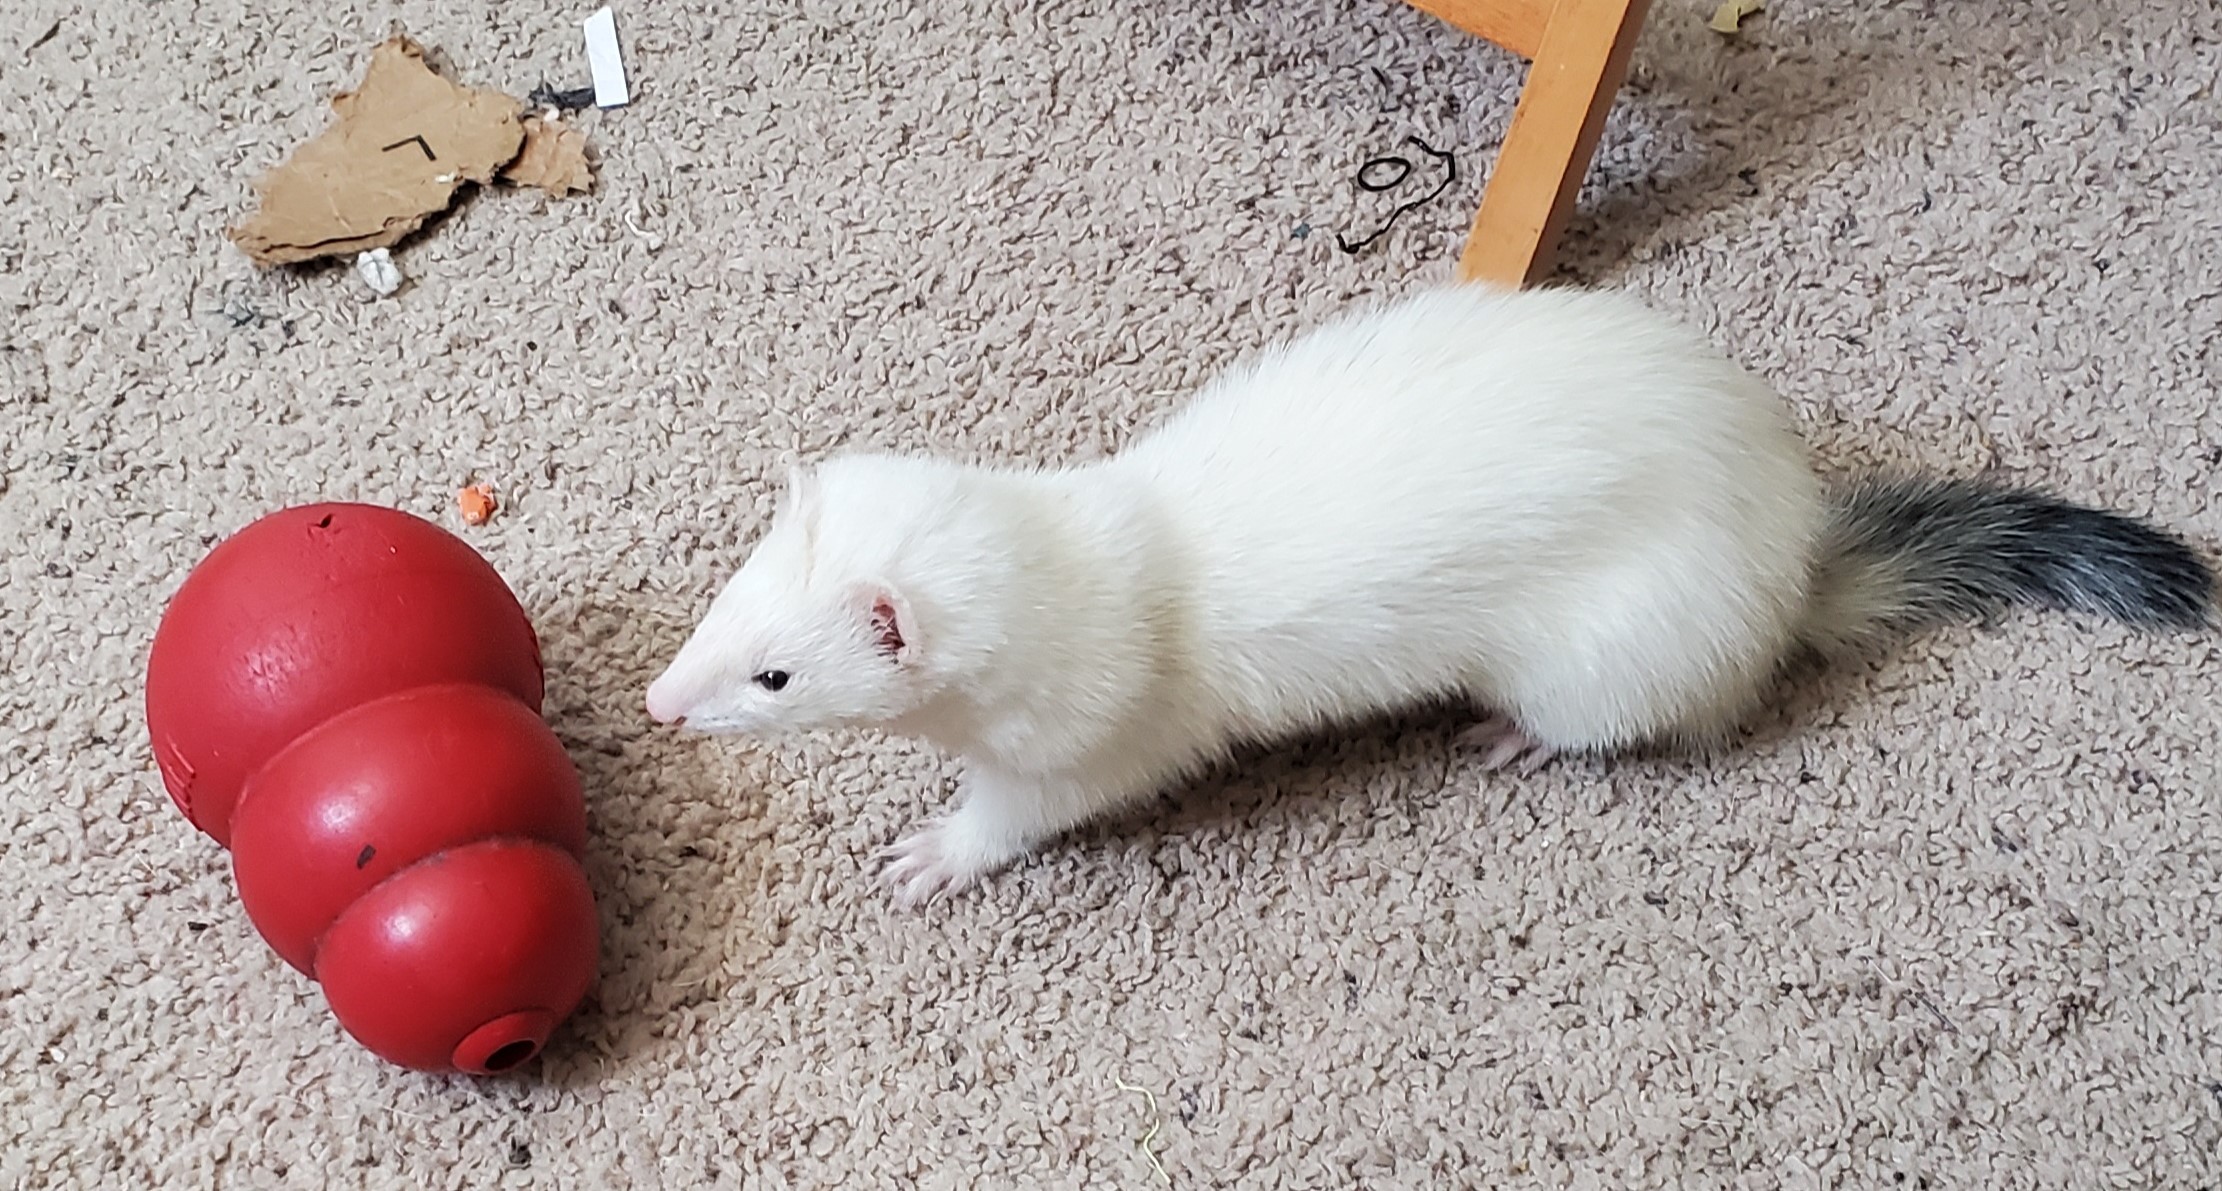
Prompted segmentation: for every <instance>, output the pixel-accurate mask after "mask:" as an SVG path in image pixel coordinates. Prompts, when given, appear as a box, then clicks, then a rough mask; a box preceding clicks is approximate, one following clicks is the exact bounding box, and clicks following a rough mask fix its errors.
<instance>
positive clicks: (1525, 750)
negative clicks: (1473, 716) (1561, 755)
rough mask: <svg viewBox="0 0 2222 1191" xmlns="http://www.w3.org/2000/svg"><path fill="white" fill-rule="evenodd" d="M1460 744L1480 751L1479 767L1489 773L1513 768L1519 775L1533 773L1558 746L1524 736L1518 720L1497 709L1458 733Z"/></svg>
mask: <svg viewBox="0 0 2222 1191" xmlns="http://www.w3.org/2000/svg"><path fill="white" fill-rule="evenodd" d="M1458 743H1459V745H1460V746H1461V747H1464V748H1470V749H1479V750H1481V751H1482V758H1481V767H1482V768H1483V769H1485V770H1487V771H1489V772H1491V773H1495V772H1497V771H1498V770H1501V769H1504V768H1506V767H1508V766H1510V767H1513V768H1514V769H1515V770H1516V771H1517V772H1518V773H1520V774H1521V775H1522V776H1525V775H1527V774H1531V773H1534V772H1535V771H1536V770H1538V769H1541V768H1543V767H1544V766H1545V765H1547V764H1549V763H1550V761H1551V759H1552V758H1554V757H1556V756H1558V752H1559V751H1558V749H1556V748H1554V747H1552V746H1551V745H1548V744H1545V743H1543V742H1542V741H1540V740H1537V739H1536V738H1534V737H1533V736H1530V735H1528V732H1527V729H1525V728H1522V727H1521V726H1520V722H1519V721H1518V720H1516V719H1514V718H1512V717H1511V716H1510V715H1507V714H1505V713H1504V712H1501V711H1493V712H1490V713H1489V714H1487V715H1486V716H1484V717H1482V719H1481V721H1480V722H1478V723H1476V724H1475V725H1474V726H1472V727H1470V728H1468V729H1466V730H1465V731H1464V732H1461V733H1459V734H1458Z"/></svg>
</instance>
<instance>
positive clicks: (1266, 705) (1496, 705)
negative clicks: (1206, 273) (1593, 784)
mask: <svg viewBox="0 0 2222 1191" xmlns="http://www.w3.org/2000/svg"><path fill="white" fill-rule="evenodd" d="M1824 518H1825V509H1824V504H1823V499H1822V494H1821V491H1820V487H1819V485H1818V483H1817V482H1816V480H1815V478H1814V476H1813V474H1812V472H1811V470H1810V467H1809V465H1808V463H1807V461H1806V457H1805V453H1804V450H1803V448H1802V447H1801V445H1800V444H1799V442H1798V441H1797V439H1796V437H1795V436H1794V435H1793V433H1792V431H1791V429H1790V428H1789V425H1788V423H1787V420H1786V418H1785V416H1784V411H1783V409H1782V407H1781V404H1780V403H1779V401H1778V400H1777V399H1776V397H1775V396H1774V394H1773V393H1772V392H1770V391H1769V389H1768V388H1767V387H1766V386H1765V385H1764V384H1762V383H1761V382H1760V381H1758V380H1757V379H1755V378H1754V377H1752V376H1750V375H1749V374H1748V373H1746V372H1744V371H1743V370H1741V369H1739V368H1738V367H1736V366H1735V365H1734V364H1732V363H1731V362H1729V361H1728V360H1727V359H1726V358H1724V357H1723V356H1722V355H1721V354H1720V353H1718V352H1716V351H1714V350H1713V349H1712V348H1710V347H1709V346H1708V345H1707V344H1706V343H1705V342H1704V340H1703V339H1702V338H1701V337H1700V336H1698V335H1695V334H1693V333H1691V332H1689V331H1686V330H1684V329H1682V328H1680V327H1678V326H1677V325H1675V324H1674V323H1672V322H1671V321H1669V320H1667V319H1666V318H1663V317H1661V316H1659V315H1657V314H1654V313H1652V312H1651V311H1649V310H1647V309H1645V308H1644V307H1642V306H1641V305H1639V304H1637V303H1636V302H1634V301H1632V300H1629V299H1626V298H1623V297H1618V296H1614V295H1609V294H1602V293H1585V292H1574V291H1557V290H1543V291H1528V292H1520V293H1507V292H1501V291H1497V290H1494V289H1488V288H1483V287H1478V286H1466V287H1459V288H1455V289H1442V290H1432V291H1428V292H1424V293H1421V294H1418V295H1416V296H1414V297H1411V298H1409V299H1406V300H1404V301H1401V302H1397V303H1394V304H1392V305H1389V306H1386V307H1383V308H1379V309H1375V310H1372V311H1370V312H1365V313H1360V314H1357V315H1354V316H1350V317H1346V318H1344V319H1342V320H1339V321H1337V322H1335V323H1333V324H1331V325H1328V326H1326V327H1324V328H1322V329H1320V330H1318V331H1315V332H1313V333H1312V334H1310V335H1307V336H1305V337H1303V338H1301V339H1299V340H1297V341H1295V342H1294V343H1292V344H1290V345H1287V346H1285V347H1282V348H1279V349H1277V350H1274V351H1272V352H1269V353H1266V354H1265V355H1264V356H1263V357H1262V358H1260V359H1258V360H1256V361H1254V362H1252V363H1250V364H1248V365H1246V366H1244V367H1241V368H1238V369H1236V370H1234V371H1232V372H1230V373H1229V374H1228V375H1226V376H1225V377H1223V378H1222V379H1220V380H1219V381H1218V382H1216V383H1215V384H1213V385H1212V386H1210V387H1209V388H1208V389H1207V390H1206V391H1205V392H1203V393H1202V394H1201V395H1199V396H1198V397H1197V398H1196V399H1195V400H1194V401H1192V402H1191V403H1190V404H1188V405H1187V407H1186V408H1184V409H1183V410H1181V411H1180V412H1179V413H1178V414H1176V415H1175V416H1173V417H1172V418H1171V419H1169V420H1168V421H1167V422H1166V423H1164V424H1163V425H1162V426H1160V427H1158V428H1157V429H1156V430H1154V431H1152V432H1150V433H1148V434H1146V435H1145V436H1143V437H1141V438H1140V439H1138V440H1137V441H1136V442H1135V443H1134V444H1133V445H1132V447H1131V448H1130V449H1128V450H1127V451H1125V452H1124V453H1123V454H1121V455H1119V456H1118V457H1116V458H1114V459H1111V460H1107V461H1103V462H1099V463H1094V464H1090V465H1086V466H1078V467H1071V468H1065V469H1060V470H1049V471H1032V470H1018V469H985V468H974V467H966V466H960V465H957V464H954V463H949V462H941V461H933V460H923V459H900V458H894V457H889V456H881V455H850V456H843V457H837V458H835V459H833V460H830V461H828V462H826V463H824V464H822V465H821V466H820V467H819V468H818V469H817V470H816V471H815V472H814V473H812V474H810V475H808V476H806V477H803V478H801V479H799V480H798V482H797V484H796V485H795V486H794V487H793V488H791V490H790V493H789V495H788V497H787V499H786V500H785V501H784V502H783V504H782V507H781V510H780V512H779V515H778V516H777V518H776V519H775V522H774V524H773V526H772V528H771V529H770V530H769V532H768V533H767V534H766V535H765V537H764V539H763V541H762V542H761V544H760V545H759V546H758V548H757V549H756V550H755V552H754V553H753V554H752V556H751V557H750V558H749V560H748V562H747V563H746V564H745V565H744V566H743V567H742V568H741V570H740V571H739V573H738V574H737V575H735V576H734V578H733V579H732V581H731V583H730V584H728V586H727V587H726V588H725V590H724V591H723V592H722V593H721V594H720V595H719V596H718V598H717V600H716V602H715V603H714V604H713V605H712V607H711V609H710V611H709V614H708V615H707V617H706V618H705V619H704V620H703V622H702V624H701V625H700V626H699V627H698V628H697V629H696V630H695V632H694V634H693V636H692V637H691V638H690V639H689V640H688V641H687V643H686V645H685V646H684V647H683V648H682V649H681V650H680V652H679V654H678V656H677V658H676V659H675V660H674V661H673V662H672V663H671V665H670V667H669V669H668V670H667V671H666V672H665V673H664V674H663V675H662V676H661V677H660V678H658V679H657V680H656V682H655V684H654V685H653V686H651V687H650V689H649V695H648V703H649V708H650V710H651V712H652V713H653V714H654V715H655V716H656V717H657V718H658V719H661V720H666V721H669V720H673V719H679V718H682V717H683V718H684V719H685V721H686V722H687V723H688V724H689V725H690V726H693V727H698V728H703V729H706V730H712V731H745V732H761V731H767V730H775V729H804V728H818V727H827V726H836V725H852V726H866V725H869V726H878V727H884V728H886V729H888V730H890V731H893V732H896V733H899V734H903V735H908V736H914V737H919V738H923V739H925V740H927V741H930V742H932V743H934V744H936V745H938V746H940V747H942V748H944V749H946V750H948V751H950V752H952V753H955V754H957V755H959V756H960V757H961V758H962V759H963V761H964V764H965V767H966V770H967V775H966V788H965V791H964V793H963V796H962V798H961V799H960V802H959V805H958V807H957V809H956V811H955V812H954V813H953V814H952V815H950V816H948V817H947V818H945V819H942V820H939V821H937V822H935V823H933V824H930V825H928V826H927V827H926V828H925V829H923V830H921V831H919V832H917V833H915V834H913V835H911V836H909V837H907V838H906V839H904V840H903V841H902V842H900V843H898V844H897V845H896V846H895V847H894V848H893V849H891V850H890V853H889V855H888V859H889V861H890V864H889V867H888V870H887V875H888V877H889V879H890V880H891V881H892V882H893V883H894V884H895V886H896V888H897V891H898V894H899V895H900V897H901V898H902V900H904V901H906V902H913V901H917V900H920V899H923V898H928V897H932V896H935V895H937V894H939V893H942V892H945V891H949V890H954V889H960V888H963V887H965V886H967V885H969V884H971V883H972V882H974V881H976V880H977V879H978V878H979V877H981V876H982V875H984V874H986V873H989V872H992V871H994V870H995V869H997V868H999V867H1001V866H1003V865H1005V864H1007V863H1009V862H1010V861H1012V860H1013V859H1015V858H1017V857H1020V856H1022V855H1025V854H1026V853H1027V852H1029V851H1030V850H1032V849H1033V848H1034V847H1036V846H1037V845H1038V844H1040V843H1041V842H1042V841H1043V840H1045V839H1046V838H1048V837H1049V836H1051V835H1053V834H1055V833H1057V832H1059V831H1061V830H1063V829H1065V828H1068V827H1072V826H1074V825H1076V824H1079V823H1081V822H1083V821H1085V820H1088V819H1091V818H1093V817H1096V816H1098V815H1100V814H1102V813H1104V812H1106V811H1108V810H1110V809H1112V808H1114V807H1117V806H1119V805H1121V804H1123V803H1127V802H1130V801H1132V800H1134V799H1136V798H1138V797H1140V796H1143V795H1146V794H1149V793H1151V792H1153V791H1155V790H1157V789H1159V788H1161V787H1163V786H1164V785H1166V784H1167V783H1169V782H1172V781H1174V780H1176V779H1178V778H1180V777H1181V776H1182V775H1184V774H1186V773H1189V772H1191V771H1193V770H1194V769H1196V768H1197V767H1199V766H1200V765H1202V764H1204V763H1206V762H1208V761H1210V760H1212V759H1214V758H1216V757H1219V756H1222V755H1223V754H1224V753H1225V752H1226V751H1227V749H1228V748H1229V747H1230V746H1231V745H1233V744H1236V743H1239V742H1242V741H1246V740H1255V739H1265V738H1274V737H1280V736H1285V735H1287V734H1290V733H1295V732H1301V731H1304V730H1307V729H1313V728H1317V727H1320V726H1322V725H1326V724H1329V723H1333V722H1336V721H1343V720H1349V719H1352V718H1355V717H1359V716H1364V715H1368V714H1372V713H1378V712H1381V711H1384V710H1388V709H1393V708H1396V707H1400V706H1405V705H1409V704H1412V703H1415V702H1418V701H1423V700H1429V699H1435V698H1444V697H1450V698H1463V699H1467V700H1471V701H1472V702H1473V703H1475V704H1477V705H1479V706H1481V707H1483V708H1486V709H1490V710H1492V711H1494V712H1497V713H1500V715H1501V716H1502V717H1506V718H1500V719H1499V720H1498V721H1496V722H1495V723H1494V724H1493V725H1492V726H1489V727H1488V728H1486V729H1485V734H1486V736H1487V738H1488V739H1489V740H1490V741H1491V742H1493V743H1495V744H1496V745H1497V746H1498V749H1497V752H1496V754H1495V756H1496V759H1499V760H1502V759H1507V758H1510V757H1513V756H1519V755H1531V756H1533V755H1548V753H1550V752H1554V751H1567V750H1602V749H1612V748H1616V747H1620V746H1624V745H1629V744H1633V743H1637V742H1640V741H1646V740H1654V739H1661V738H1677V737H1679V738H1704V737H1710V736H1713V735H1716V734H1718V733H1721V732H1723V731H1725V730H1726V729H1728V728H1730V727H1732V726H1733V724H1734V722H1735V721H1736V719H1737V718H1738V717H1739V716H1741V715H1743V714H1744V713H1745V712H1746V711H1747V710H1748V709H1749V708H1750V707H1751V705H1752V704H1753V702H1754V701H1755V700H1756V699H1757V698H1758V696H1759V694H1760V692H1761V691H1762V690H1763V689H1764V688H1765V684H1766V683H1767V682H1768V680H1769V679H1770V678H1771V677H1772V675H1773V674H1774V672H1775V669H1776V667H1777V665H1778V663H1779V660H1780V659H1781V657H1782V656H1783V654H1784V653H1785V651H1786V649H1787V648H1788V646H1789V643H1790V642H1791V640H1792V639H1793V636H1794V634H1795V631H1796V629H1797V624H1798V620H1799V617H1800V615H1801V611H1802V610H1803V608H1804V606H1805V604H1806V595H1805V585H1806V582H1807V575H1808V571H1809V568H1810V564H1811V561H1812V556H1813V554H1814V551H1815V549H1816V546H1817V539H1818V538H1819V536H1820V534H1821V531H1822V527H1823V523H1824ZM875 603H877V604H880V605H881V606H882V607H883V608H886V609H893V610H894V612H895V618H896V619H897V621H898V622H899V630H900V633H901V635H902V639H903V640H902V644H901V646H900V648H892V649H891V648H883V647H880V646H879V645H878V644H876V637H875V633H874V631H873V630H872V629H871V627H870V625H869V609H870V608H871V607H872V606H873V605H874V604H875ZM768 668H778V669H783V670H786V671H788V672H789V673H790V674H791V675H792V676H793V677H792V679H791V681H790V683H789V685H788V687H787V688H786V689H785V690H784V691H781V692H779V693H776V694H774V693H771V692H769V691H766V690H764V689H762V688H761V687H759V686H757V685H755V684H753V683H751V682H750V680H749V679H750V676H751V675H753V674H755V673H757V672H760V671H762V670H765V669H768Z"/></svg>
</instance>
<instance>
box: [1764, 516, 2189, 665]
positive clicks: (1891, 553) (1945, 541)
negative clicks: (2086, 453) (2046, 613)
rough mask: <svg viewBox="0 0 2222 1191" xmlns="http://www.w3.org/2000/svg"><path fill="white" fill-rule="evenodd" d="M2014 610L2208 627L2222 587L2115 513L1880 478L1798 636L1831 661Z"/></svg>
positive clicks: (2173, 543) (2176, 547) (2160, 535)
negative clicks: (1927, 631) (1939, 627)
mask: <svg viewBox="0 0 2222 1191" xmlns="http://www.w3.org/2000/svg"><path fill="white" fill-rule="evenodd" d="M2014 606H2033V607H2042V608H2057V609H2061V610H2065V611H2075V612H2087V613H2097V614H2099V615H2103V616H2110V617H2112V618H2114V619H2116V620H2119V621H2124V622H2126V623H2129V624H2133V625H2138V626H2142V627H2152V628H2163V627H2174V628H2198V627H2204V626H2208V625H2211V624H2212V623H2213V617H2214V610H2215V577H2214V572H2213V571H2212V570H2211V569H2209V568H2208V566H2207V564H2206V563H2205V562H2204V561H2202V560H2201V559H2200V558H2199V556H2198V555H2197V554H2194V553H2193V552H2192V550H2191V548H2190V547H2189V546H2187V545H2185V544H2184V543H2183V542H2182V541H2181V540H2179V539H2177V538H2175V537H2173V536H2171V535H2169V534H2167V533H2165V532H2162V531H2161V530H2158V529H2154V528H2152V527H2150V526H2147V525H2144V524H2141V523H2139V522H2137V521H2134V520H2131V519H2130V518H2128V517H2124V516H2121V515H2120V514H2117V513H2108V512H2102V511H2100V510H2098V509H2088V508H2083V507H2081V506H2079V505H2072V504H2068V503H2067V502H2065V501H2060V500H2055V499H2053V498H2052V497H2049V496H2044V495H2041V494H2039V493H2035V492H2027V491H2020V490H2016V489H2010V488H2000V487H1995V486H1993V485H1989V484H1985V483H1981V482H1977V481H1971V480H1870V481H1867V482H1865V483H1862V484H1860V485H1859V486H1857V487H1855V488H1853V489H1851V490H1850V491H1848V492H1845V493H1844V494H1842V495H1841V496H1840V497H1839V498H1838V499H1837V501H1836V505H1835V509H1834V514H1833V517H1832V520H1831V523H1830V526H1829V533H1828V538H1827V541H1826V542H1825V543H1824V545H1823V548H1822V551H1821V555H1820V558H1819V562H1818V570H1817V571H1816V573H1815V576H1814V583H1813V589H1812V600H1811V604H1810V606H1809V607H1808V609H1807V612H1806V618H1805V622H1804V624H1803V625H1802V626H1801V631H1800V637H1801V643H1802V644H1804V645H1805V646H1806V647H1808V648H1810V649H1813V650H1815V651H1817V652H1819V653H1820V654H1822V655H1823V656H1833V655H1838V654H1842V653H1847V652H1854V651H1858V650H1862V649H1865V648H1868V647H1870V646H1873V645H1877V644H1880V643H1882V642H1883V641H1885V640H1887V639H1889V638H1893V637H1897V636H1902V635H1904V634H1907V633H1911V632H1915V631H1918V630H1920V629H1924V628H1928V627H1931V626H1933V625H1937V624H1942V623H1945V622H1947V621H1954V620H1965V619H1974V618H1978V617H1982V616H1986V615H1989V614H1991V613H1993V612H1997V611H2000V610H2002V609H2005V608H2008V607H2014Z"/></svg>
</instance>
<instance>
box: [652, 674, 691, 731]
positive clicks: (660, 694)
mask: <svg viewBox="0 0 2222 1191" xmlns="http://www.w3.org/2000/svg"><path fill="white" fill-rule="evenodd" d="M648 718H649V719H652V720H654V721H656V722H657V723H659V724H671V725H673V726H677V725H680V724H684V723H686V722H687V709H686V708H685V707H682V706H680V704H679V700H677V699H675V698H673V697H672V694H671V690H670V688H669V687H667V686H666V685H665V684H664V683H663V682H662V681H661V680H658V681H656V682H652V683H649V684H648Z"/></svg>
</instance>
